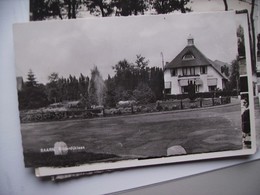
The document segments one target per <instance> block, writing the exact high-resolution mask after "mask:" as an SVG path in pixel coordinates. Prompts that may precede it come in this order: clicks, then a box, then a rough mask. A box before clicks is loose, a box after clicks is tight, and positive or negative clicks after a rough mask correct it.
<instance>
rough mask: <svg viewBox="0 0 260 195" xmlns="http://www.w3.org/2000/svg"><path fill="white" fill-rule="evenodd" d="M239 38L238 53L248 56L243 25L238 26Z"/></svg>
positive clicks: (241, 55)
mask: <svg viewBox="0 0 260 195" xmlns="http://www.w3.org/2000/svg"><path fill="white" fill-rule="evenodd" d="M237 39H238V55H239V56H240V57H245V56H246V49H245V38H244V29H243V27H242V26H241V25H239V27H238V28H237Z"/></svg>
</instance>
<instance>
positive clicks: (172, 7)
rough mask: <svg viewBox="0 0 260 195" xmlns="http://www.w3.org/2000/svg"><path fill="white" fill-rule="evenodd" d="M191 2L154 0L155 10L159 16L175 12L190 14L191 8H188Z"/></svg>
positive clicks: (188, 0) (183, 0) (184, 0)
mask: <svg viewBox="0 0 260 195" xmlns="http://www.w3.org/2000/svg"><path fill="white" fill-rule="evenodd" d="M189 2H190V0H154V1H153V8H154V9H155V10H156V12H157V13H158V14H167V13H170V12H174V11H179V10H180V11H181V12H182V13H186V12H190V11H191V8H188V7H186V6H187V4H188V3H189Z"/></svg>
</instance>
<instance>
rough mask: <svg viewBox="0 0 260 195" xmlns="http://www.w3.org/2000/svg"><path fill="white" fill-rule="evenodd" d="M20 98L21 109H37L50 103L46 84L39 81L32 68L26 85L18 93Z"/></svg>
mask: <svg viewBox="0 0 260 195" xmlns="http://www.w3.org/2000/svg"><path fill="white" fill-rule="evenodd" d="M18 99H19V108H20V109H35V108H40V107H43V106H46V105H47V104H48V100H47V96H46V92H45V86H44V85H43V84H38V83H37V81H36V78H35V75H34V73H33V71H32V70H31V69H30V70H29V72H28V75H27V81H26V83H25V85H24V86H23V88H22V90H21V91H20V92H19V93H18Z"/></svg>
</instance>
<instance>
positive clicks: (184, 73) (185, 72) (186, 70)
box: [182, 68, 188, 76]
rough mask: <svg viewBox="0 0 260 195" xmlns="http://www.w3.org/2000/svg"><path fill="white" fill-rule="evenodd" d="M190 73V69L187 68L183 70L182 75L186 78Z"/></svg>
mask: <svg viewBox="0 0 260 195" xmlns="http://www.w3.org/2000/svg"><path fill="white" fill-rule="evenodd" d="M187 73H188V69H187V68H182V75H183V76H186V75H187Z"/></svg>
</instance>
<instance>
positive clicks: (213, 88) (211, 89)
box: [209, 85, 217, 92]
mask: <svg viewBox="0 0 260 195" xmlns="http://www.w3.org/2000/svg"><path fill="white" fill-rule="evenodd" d="M216 89H217V85H213V86H209V92H212V91H216Z"/></svg>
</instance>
